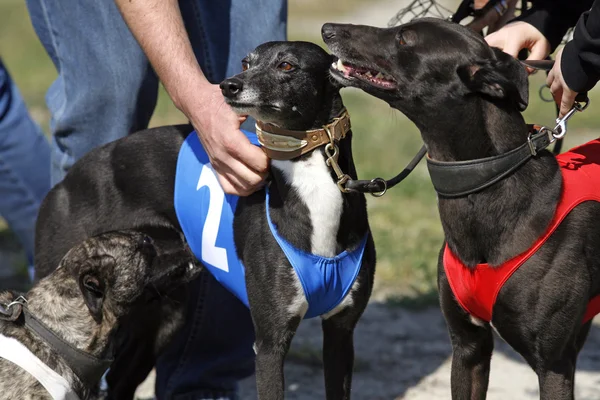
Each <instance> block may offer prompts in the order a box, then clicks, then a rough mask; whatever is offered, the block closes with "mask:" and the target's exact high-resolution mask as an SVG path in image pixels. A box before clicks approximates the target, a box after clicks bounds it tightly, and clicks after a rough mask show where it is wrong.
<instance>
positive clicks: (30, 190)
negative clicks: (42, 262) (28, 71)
mask: <svg viewBox="0 0 600 400" xmlns="http://www.w3.org/2000/svg"><path fill="white" fill-rule="evenodd" d="M49 167H50V146H49V144H48V141H47V140H46V138H45V137H44V134H43V133H42V131H41V129H40V127H39V126H38V125H37V124H36V123H35V122H34V121H33V120H32V119H31V117H30V115H29V112H28V111H27V107H26V106H25V103H24V102H23V99H22V98H21V95H20V93H19V90H18V89H17V87H16V85H15V84H14V82H13V80H12V79H11V78H10V76H9V74H8V71H7V70H6V68H5V66H4V64H3V63H2V60H0V216H2V218H4V219H5V220H6V221H7V222H8V225H9V226H10V228H11V230H12V231H13V232H14V233H15V235H16V236H17V237H18V239H19V241H20V242H21V244H22V245H23V248H24V249H25V254H26V255H27V259H28V261H29V264H30V265H31V264H32V263H33V250H34V233H35V220H36V218H37V214H38V209H39V207H40V203H41V201H42V199H43V198H44V196H45V195H46V193H47V192H48V190H49V189H50V168H49Z"/></svg>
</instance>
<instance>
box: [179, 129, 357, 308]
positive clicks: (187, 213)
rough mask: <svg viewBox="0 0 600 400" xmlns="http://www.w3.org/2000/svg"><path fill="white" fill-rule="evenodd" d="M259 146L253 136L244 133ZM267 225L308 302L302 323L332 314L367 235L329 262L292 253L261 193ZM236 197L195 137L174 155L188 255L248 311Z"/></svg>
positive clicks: (353, 272)
mask: <svg viewBox="0 0 600 400" xmlns="http://www.w3.org/2000/svg"><path fill="white" fill-rule="evenodd" d="M244 133H245V134H246V136H248V138H249V139H250V142H251V143H252V144H254V145H257V146H258V145H259V143H258V140H257V138H256V135H255V134H254V133H250V132H246V131H244ZM265 193H266V196H265V202H266V205H267V207H266V210H267V220H268V222H269V227H270V228H271V233H272V234H273V237H275V239H276V240H277V243H278V244H279V246H280V247H281V249H282V250H283V252H284V253H285V255H286V257H287V258H288V260H289V262H290V264H291V265H292V267H293V268H294V271H295V272H296V274H297V276H298V278H299V280H300V283H301V284H302V288H303V290H304V295H305V296H306V300H307V302H308V311H307V312H306V315H305V318H313V317H316V316H319V315H323V314H326V313H328V312H329V311H331V310H333V309H334V308H335V307H336V306H337V305H339V304H340V303H341V301H342V300H343V299H344V297H345V296H346V294H347V293H348V291H349V290H350V288H351V287H352V284H353V283H354V281H355V280H356V276H357V275H358V272H359V271H360V266H361V263H362V258H363V254H364V250H365V247H366V243H367V235H365V237H364V238H363V240H362V241H361V243H360V245H359V246H358V248H356V249H355V250H353V251H351V252H347V251H344V252H343V253H341V254H339V255H337V256H335V257H331V258H326V257H321V256H317V255H314V254H309V253H306V252H303V251H301V250H298V249H296V248H295V247H294V246H292V245H291V244H290V243H288V242H287V241H286V240H285V239H284V238H282V237H281V236H279V234H278V233H277V227H276V226H275V224H273V222H272V221H271V216H270V215H269V207H268V201H269V191H268V188H267V190H266V191H265ZM237 201H238V196H234V195H229V194H225V192H223V189H222V188H221V186H220V184H219V181H218V180H217V177H216V175H215V173H214V171H213V169H212V166H211V165H210V161H209V158H208V154H206V151H205V150H204V148H203V147H202V144H201V143H200V140H199V139H198V136H197V134H196V132H192V133H191V134H190V135H189V136H188V137H187V138H186V140H185V141H184V143H183V145H182V146H181V149H180V151H179V157H178V160H177V172H176V175H175V199H174V202H175V212H176V214H177V219H178V220H179V223H180V224H181V228H182V229H183V233H184V235H185V237H186V240H187V241H188V244H189V246H190V248H191V249H192V252H193V253H194V255H195V256H196V258H198V260H201V261H202V263H203V264H204V265H205V266H206V268H207V269H208V270H209V271H210V272H211V273H212V274H213V276H214V277H215V279H217V281H219V282H220V283H221V284H222V285H223V286H225V287H226V288H227V289H228V290H229V291H230V292H231V293H233V294H234V295H235V296H236V297H237V298H238V299H240V300H241V301H242V302H243V303H244V304H245V305H246V306H248V293H247V291H246V281H245V272H244V266H243V265H242V262H241V260H240V259H239V258H238V256H237V253H236V250H235V244H234V240H233V218H234V214H235V208H236V206H237Z"/></svg>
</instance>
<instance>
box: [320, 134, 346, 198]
mask: <svg viewBox="0 0 600 400" xmlns="http://www.w3.org/2000/svg"><path fill="white" fill-rule="evenodd" d="M324 128H325V131H326V132H327V135H329V141H330V142H329V143H327V145H326V146H325V154H327V160H326V161H325V164H327V166H328V167H330V168H331V169H333V172H334V173H335V175H336V176H337V185H338V188H339V189H340V191H341V192H342V193H350V190H348V189H346V186H345V185H346V182H348V180H350V175H348V174H345V173H344V172H343V171H342V169H341V168H340V166H339V164H338V163H337V160H338V156H339V151H338V147H337V145H336V144H335V139H334V138H333V135H332V134H331V131H330V130H329V127H327V126H325V127H324Z"/></svg>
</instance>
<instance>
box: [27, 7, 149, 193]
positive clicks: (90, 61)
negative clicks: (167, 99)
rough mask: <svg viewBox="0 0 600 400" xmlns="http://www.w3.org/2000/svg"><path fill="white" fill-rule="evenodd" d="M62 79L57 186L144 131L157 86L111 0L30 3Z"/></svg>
mask: <svg viewBox="0 0 600 400" xmlns="http://www.w3.org/2000/svg"><path fill="white" fill-rule="evenodd" d="M27 6H28V9H29V14H30V17H31V21H32V24H33V27H34V29H35V31H36V33H37V35H38V37H39V38H40V41H41V42H42V44H43V45H44V47H45V49H46V51H47V52H48V55H49V56H50V58H51V59H52V61H53V63H54V65H55V67H56V69H57V71H58V78H57V79H56V81H54V83H53V84H52V85H51V86H50V89H49V90H48V92H47V94H46V103H47V105H48V108H49V110H50V113H51V121H50V129H51V132H52V154H51V158H52V170H51V179H52V184H53V185H54V184H56V183H58V182H60V181H61V180H62V178H63V177H64V175H65V173H66V172H67V170H68V169H69V168H70V167H71V166H72V165H73V164H74V163H75V162H76V161H77V160H78V159H80V158H81V157H82V156H83V155H84V154H85V153H87V152H88V151H90V150H92V149H93V148H95V147H98V146H101V145H103V144H106V143H108V142H111V141H113V140H116V139H119V138H121V137H124V136H126V135H127V134H129V133H131V132H134V131H137V130H140V129H144V128H146V127H147V125H148V122H149V120H150V117H151V116H152V112H153V111H154V107H155V105H156V98H157V95H158V81H157V78H156V76H155V74H154V72H153V70H152V68H151V66H150V64H149V62H148V59H147V58H146V56H145V55H144V53H143V51H142V50H141V48H140V46H139V45H138V43H137V42H136V40H135V38H134V37H133V35H132V34H131V32H130V31H129V29H128V28H127V25H126V24H125V22H124V21H123V18H122V17H121V14H120V13H119V11H118V9H117V6H116V5H115V2H114V1H112V0H100V1H99V0H61V1H56V0H27Z"/></svg>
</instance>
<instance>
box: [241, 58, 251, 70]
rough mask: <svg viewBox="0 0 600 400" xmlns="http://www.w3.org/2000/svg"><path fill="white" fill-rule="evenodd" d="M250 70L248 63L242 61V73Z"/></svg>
mask: <svg viewBox="0 0 600 400" xmlns="http://www.w3.org/2000/svg"><path fill="white" fill-rule="evenodd" d="M248 68H250V63H249V62H248V61H246V60H242V71H247V70H248Z"/></svg>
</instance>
